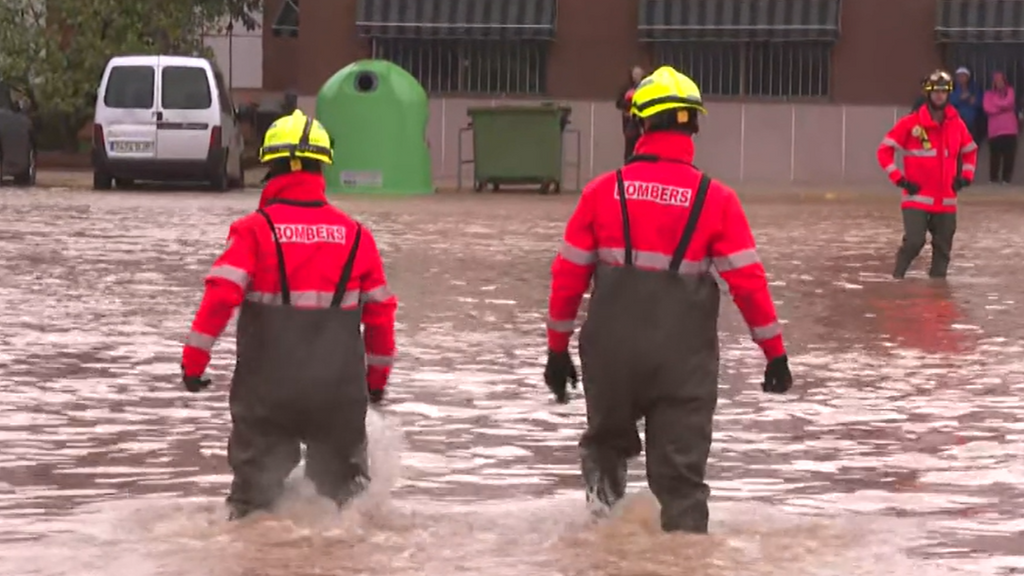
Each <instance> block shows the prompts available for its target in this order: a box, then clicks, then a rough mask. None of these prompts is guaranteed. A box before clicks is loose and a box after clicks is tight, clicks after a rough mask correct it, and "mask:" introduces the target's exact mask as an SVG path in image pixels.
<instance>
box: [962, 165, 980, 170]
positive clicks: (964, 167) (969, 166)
mask: <svg viewBox="0 0 1024 576" xmlns="http://www.w3.org/2000/svg"><path fill="white" fill-rule="evenodd" d="M961 169H963V171H964V172H974V171H975V170H977V169H978V167H977V166H975V165H974V164H964V165H963V166H961Z"/></svg>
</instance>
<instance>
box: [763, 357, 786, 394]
mask: <svg viewBox="0 0 1024 576" xmlns="http://www.w3.org/2000/svg"><path fill="white" fill-rule="evenodd" d="M792 386H793V375H792V374H790V373H789V359H788V358H787V357H786V355H785V354H783V355H782V356H779V357H778V358H773V359H772V360H770V361H769V362H768V366H767V367H766V368H765V369H764V384H762V385H761V390H764V391H765V392H770V393H774V394H782V393H783V392H785V391H787V390H789V389H790V387H792Z"/></svg>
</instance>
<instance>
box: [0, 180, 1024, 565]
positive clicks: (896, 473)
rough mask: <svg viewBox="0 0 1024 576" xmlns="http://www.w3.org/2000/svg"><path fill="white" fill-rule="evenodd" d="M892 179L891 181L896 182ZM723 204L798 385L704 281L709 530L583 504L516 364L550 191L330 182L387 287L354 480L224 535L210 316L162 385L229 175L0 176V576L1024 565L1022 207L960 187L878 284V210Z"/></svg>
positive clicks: (881, 201)
mask: <svg viewBox="0 0 1024 576" xmlns="http://www.w3.org/2000/svg"><path fill="white" fill-rule="evenodd" d="M894 195H895V193H894ZM789 198H790V199H788V200H787V199H785V198H783V199H778V198H776V199H768V198H766V197H764V196H761V197H753V198H751V199H749V200H747V201H746V208H747V212H748V216H749V218H750V220H751V223H752V225H753V226H754V228H755V234H756V236H757V239H758V242H759V244H760V253H761V256H762V258H763V260H764V261H765V262H766V265H767V267H768V270H769V274H770V280H771V284H772V290H773V294H774V297H775V299H776V301H777V303H778V307H779V312H780V315H781V317H782V318H783V319H784V321H786V322H787V324H786V336H787V339H788V343H789V351H790V358H791V366H792V368H793V371H794V373H795V376H796V379H797V384H796V387H795V388H794V390H793V391H792V392H791V393H790V394H789V395H788V396H785V397H777V396H767V395H764V394H762V393H761V392H760V387H759V384H758V381H759V379H760V376H761V373H762V371H763V357H762V356H761V354H760V352H759V351H758V349H757V348H756V346H754V344H752V343H751V342H750V341H749V338H748V336H747V332H746V329H745V328H744V326H743V325H742V322H741V321H740V319H739V316H738V314H737V312H736V311H735V308H734V306H733V305H732V304H731V302H729V301H728V300H723V321H722V330H723V334H722V338H721V340H722V383H721V387H722V392H721V400H720V402H719V411H718V420H717V422H716V430H715V433H716V436H715V444H714V448H713V451H712V461H711V465H710V470H709V474H710V484H711V486H712V491H713V496H712V498H713V500H712V508H711V512H712V525H711V530H712V535H711V536H707V537H696V536H685V535H664V534H661V533H660V531H659V529H658V514H657V505H656V503H654V502H653V500H652V498H651V496H650V494H649V492H647V491H646V488H645V486H644V479H643V466H642V462H637V463H635V464H633V465H632V466H631V478H632V480H633V482H632V484H631V492H632V495H631V496H630V498H629V499H628V501H627V502H625V503H624V504H623V505H622V507H621V509H620V510H618V511H617V515H616V516H615V517H614V518H613V519H611V520H608V521H606V522H604V523H598V524H594V523H591V522H590V521H588V518H587V515H586V512H585V510H584V506H583V496H582V493H581V490H580V484H581V481H580V480H579V477H578V473H577V461H576V448H575V443H576V441H577V438H578V435H579V433H580V431H581V429H582V426H583V423H584V411H583V403H582V399H581V398H580V396H579V393H577V395H576V397H575V398H574V401H573V402H572V403H570V404H569V405H567V406H558V405H554V404H553V403H552V402H551V400H550V399H549V395H548V394H547V392H546V389H545V388H544V385H543V383H542V380H541V373H542V371H543V361H544V358H545V343H546V340H545V332H544V318H545V313H546V300H547V291H548V282H549V276H548V270H549V266H550V262H551V259H552V256H553V254H554V251H555V249H556V248H557V245H558V241H559V239H560V235H561V232H562V227H563V223H564V221H565V219H566V217H567V215H568V214H569V213H570V211H571V209H572V206H573V204H574V198H573V197H553V198H544V197H538V196H533V195H504V194H502V195H487V194H485V195H442V196H436V197H430V198H424V199H382V200H374V199H341V200H338V201H337V202H338V204H339V205H340V206H341V207H343V208H344V209H346V210H348V211H349V212H351V213H352V214H354V215H355V216H357V217H358V218H360V219H362V220H363V222H365V223H366V224H367V225H368V226H369V227H370V228H371V229H372V230H373V232H374V234H375V235H376V237H377V241H378V243H379V245H380V249H381V251H382V253H383V254H384V256H385V258H386V259H387V271H388V274H389V276H390V282H391V285H392V287H393V289H394V291H395V292H396V293H397V294H398V296H399V298H400V300H401V305H400V309H399V317H398V319H399V325H398V347H399V357H398V360H397V364H396V367H395V371H394V375H393V378H392V383H391V388H390V394H391V396H390V399H391V402H390V404H389V405H387V407H386V408H385V409H384V412H383V414H377V413H374V414H373V415H372V417H371V420H370V426H371V442H372V446H371V454H372V458H373V464H372V467H373V473H374V476H375V482H374V485H373V487H372V488H371V491H370V493H369V494H368V495H367V496H366V497H365V498H364V499H362V500H361V501H359V502H357V503H356V504H354V505H353V507H352V508H351V509H349V510H347V511H346V512H345V513H343V514H341V515H338V514H337V513H334V512H332V511H331V509H330V506H328V505H326V504H325V503H324V502H322V501H320V500H319V499H317V498H316V497H315V496H313V495H312V494H311V489H310V488H309V487H308V486H307V485H305V484H304V483H303V482H302V481H298V480H296V481H294V482H293V483H292V485H291V486H290V488H289V494H288V499H287V501H286V502H285V504H284V506H283V509H282V510H281V512H280V513H278V514H276V515H274V516H268V517H262V518H253V519H251V520H246V521H244V522H240V523H234V524H229V523H227V522H226V521H225V520H224V515H225V511H224V507H223V501H222V500H223V496H224V494H225V492H226V489H227V487H228V483H229V481H230V475H229V471H228V468H227V465H226V462H225V451H226V439H227V433H228V429H229V417H228V412H227V384H228V381H229V377H230V374H229V370H230V368H231V366H232V360H233V353H234V341H233V340H234V332H233V327H232V328H231V329H229V332H228V333H227V334H225V336H224V338H222V340H221V341H220V342H219V343H218V346H217V348H216V349H215V353H214V359H213V363H212V366H211V375H212V376H213V377H214V385H213V387H212V388H211V389H210V390H209V391H208V392H207V393H206V394H202V395H188V394H186V393H185V392H184V391H183V390H182V389H181V387H180V384H179V368H178V363H179V361H180V350H181V344H180V343H181V342H182V340H183V338H184V336H185V334H186V332H187V331H188V328H189V324H190V322H191V318H192V315H193V313H194V312H195V309H196V307H197V305H198V302H199V299H200V296H201V291H202V278H203V276H204V275H205V273H206V272H207V270H208V268H209V266H210V264H211V262H212V260H213V259H214V257H215V256H216V255H217V254H218V252H219V250H220V249H221V248H222V247H223V245H224V239H225V235H226V232H227V227H228V224H229V223H230V221H231V220H232V219H234V218H236V217H239V216H241V215H243V214H245V213H246V212H247V211H249V210H252V209H253V208H254V207H255V204H256V196H255V194H254V193H252V192H248V193H229V194H223V195H217V194H211V193H180V192H179V193H167V192H149V193H138V192H136V193H116V192H115V193H105V194H99V193H93V192H84V191H74V190H34V191H21V190H11V189H5V190H0V574H2V575H3V576H14V575H17V576H31V575H48V576H49V575H53V576H56V575H84V574H104V575H121V574H125V575H131V576H151V575H168V576H170V575H218V576H233V575H238V576H241V575H266V576H279V575H280V576H284V575H289V576H291V575H296V576H302V575H312V574H367V575H380V576H384V575H388V576H390V575H406V574H408V575H413V574H429V575H438V576H458V575H469V574H473V575H479V574H487V575H508V576H526V575H529V576H533V575H538V576H539V575H564V576H570V575H573V576H575V575H580V576H583V575H587V576H591V575H594V576H634V575H635V576H641V575H643V576H649V575H662V574H664V575H679V574H692V575H701V576H705V575H723V576H724V575H744V576H746V575H762V574H764V575H768V574H780V575H786V576H792V575H805V574H806V575H837V576H851V575H889V574H908V573H914V574H915V575H918V576H920V575H932V574H935V575H940V574H989V575H998V574H1024V518H1022V514H1021V510H1022V509H1024V442H1022V440H1024V316H1022V314H1021V311H1022V305H1021V304H1022V303H1021V301H1022V300H1024V287H1022V284H1024V269H1022V266H1024V202H1020V201H1018V200H1013V199H1006V200H999V199H994V200H990V201H984V202H983V201H980V200H979V201H974V202H973V203H972V200H971V199H967V200H966V201H965V202H964V204H965V206H964V207H963V209H962V212H961V219H960V223H959V231H958V234H957V237H956V247H955V254H954V261H953V265H952V267H951V270H950V273H951V278H950V280H949V281H948V282H945V283H943V282H935V281H930V280H928V279H926V278H924V276H923V270H924V269H925V267H926V266H927V258H928V257H929V255H930V252H929V249H928V248H926V250H925V253H924V254H923V255H922V258H921V259H919V261H918V262H917V263H916V264H915V267H914V269H913V272H912V274H911V276H910V277H909V278H908V279H907V280H906V281H904V282H895V281H893V280H891V279H890V278H889V272H890V271H891V265H892V256H893V253H894V250H895V247H896V243H897V242H898V240H899V235H900V231H899V229H898V226H899V212H898V207H897V204H896V200H895V198H894V197H890V198H884V197H881V196H877V195H875V196H872V195H868V196H865V197H863V198H860V199H857V200H838V201H831V202H830V201H825V200H806V199H805V200H800V199H799V198H797V197H796V196H790V197H789Z"/></svg>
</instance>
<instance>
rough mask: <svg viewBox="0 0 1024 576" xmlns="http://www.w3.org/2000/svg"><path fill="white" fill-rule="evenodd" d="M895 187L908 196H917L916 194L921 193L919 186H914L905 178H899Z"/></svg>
mask: <svg viewBox="0 0 1024 576" xmlns="http://www.w3.org/2000/svg"><path fill="white" fill-rule="evenodd" d="M896 185H897V186H899V187H900V188H903V189H904V190H906V191H907V193H908V194H917V193H918V192H920V191H921V187H920V186H918V185H917V184H914V183H913V182H911V181H910V180H907V179H906V178H900V180H899V182H897V183H896Z"/></svg>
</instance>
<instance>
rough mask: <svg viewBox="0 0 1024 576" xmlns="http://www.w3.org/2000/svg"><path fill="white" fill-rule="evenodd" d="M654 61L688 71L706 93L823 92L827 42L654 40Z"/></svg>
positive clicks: (822, 94)
mask: <svg viewBox="0 0 1024 576" xmlns="http://www.w3.org/2000/svg"><path fill="white" fill-rule="evenodd" d="M654 56H655V61H656V62H657V63H658V65H662V64H667V65H669V66H672V67H673V68H676V69H677V70H679V71H680V72H683V73H684V74H686V75H688V76H690V77H691V78H693V79H694V81H696V82H697V84H698V85H699V86H700V88H701V92H702V93H703V94H706V95H710V96H750V97H765V98H823V97H827V96H828V95H829V84H830V81H831V71H832V61H831V60H832V44H830V43H824V42H703V41H701V42H659V43H657V44H656V45H655V54H654Z"/></svg>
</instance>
